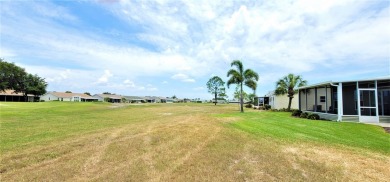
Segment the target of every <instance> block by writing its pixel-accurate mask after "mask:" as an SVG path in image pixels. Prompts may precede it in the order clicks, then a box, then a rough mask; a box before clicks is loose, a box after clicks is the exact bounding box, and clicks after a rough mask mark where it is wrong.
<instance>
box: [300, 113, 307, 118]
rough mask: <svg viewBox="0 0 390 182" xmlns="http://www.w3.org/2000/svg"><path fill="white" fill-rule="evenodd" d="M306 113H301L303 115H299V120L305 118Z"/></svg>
mask: <svg viewBox="0 0 390 182" xmlns="http://www.w3.org/2000/svg"><path fill="white" fill-rule="evenodd" d="M307 115H308V114H307V113H306V112H303V113H301V115H300V116H299V117H300V118H307Z"/></svg>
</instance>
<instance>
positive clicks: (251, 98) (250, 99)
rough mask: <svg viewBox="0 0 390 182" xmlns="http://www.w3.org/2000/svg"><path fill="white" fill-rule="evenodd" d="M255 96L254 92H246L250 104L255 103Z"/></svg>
mask: <svg viewBox="0 0 390 182" xmlns="http://www.w3.org/2000/svg"><path fill="white" fill-rule="evenodd" d="M255 97H256V94H254V93H252V94H248V95H247V97H246V98H247V99H248V100H249V102H250V103H251V104H255V102H254V99H255Z"/></svg>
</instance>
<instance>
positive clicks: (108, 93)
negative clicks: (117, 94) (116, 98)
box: [103, 92, 111, 95]
mask: <svg viewBox="0 0 390 182" xmlns="http://www.w3.org/2000/svg"><path fill="white" fill-rule="evenodd" d="M103 94H107V95H111V93H110V92H103Z"/></svg>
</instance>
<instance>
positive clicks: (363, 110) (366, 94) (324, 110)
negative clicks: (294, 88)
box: [298, 76, 390, 123]
mask: <svg viewBox="0 0 390 182" xmlns="http://www.w3.org/2000/svg"><path fill="white" fill-rule="evenodd" d="M298 96H299V102H298V103H299V109H300V110H302V111H303V112H308V113H316V114H318V115H319V116H320V117H321V118H324V119H329V120H337V121H354V122H374V123H378V122H379V123H390V76H385V77H380V78H372V79H364V80H351V81H328V82H323V83H318V84H314V85H308V86H303V87H300V88H299V94H298Z"/></svg>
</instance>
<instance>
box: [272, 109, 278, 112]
mask: <svg viewBox="0 0 390 182" xmlns="http://www.w3.org/2000/svg"><path fill="white" fill-rule="evenodd" d="M270 111H272V112H278V111H279V110H277V109H270Z"/></svg>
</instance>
